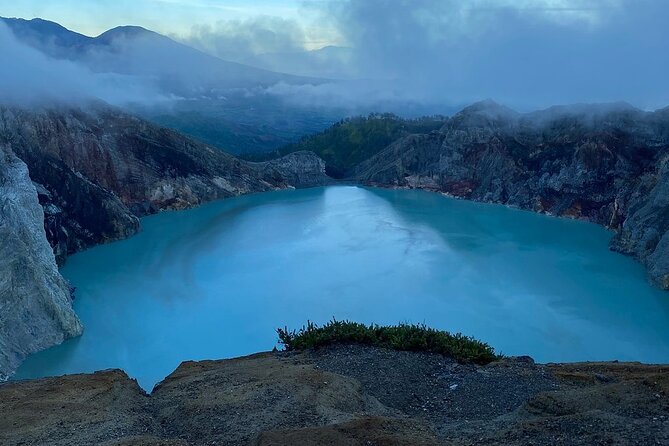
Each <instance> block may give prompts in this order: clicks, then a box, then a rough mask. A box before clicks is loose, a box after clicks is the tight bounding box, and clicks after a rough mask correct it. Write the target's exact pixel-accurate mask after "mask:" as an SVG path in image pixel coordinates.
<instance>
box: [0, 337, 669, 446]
mask: <svg viewBox="0 0 669 446" xmlns="http://www.w3.org/2000/svg"><path fill="white" fill-rule="evenodd" d="M668 372H669V369H668V368H667V367H666V366H648V365H642V364H625V363H587V364H551V365H541V364H534V362H533V361H532V360H531V359H530V358H527V357H525V358H505V359H504V360H501V361H497V362H493V363H491V364H488V365H486V366H477V365H472V364H459V363H457V362H455V361H453V360H452V359H449V358H447V357H444V356H441V355H437V354H426V353H418V352H399V351H393V350H384V349H379V348H374V347H365V346H359V345H332V346H328V347H323V348H321V349H318V350H315V351H305V352H302V353H285V352H276V353H261V354H257V355H253V356H249V357H244V358H238V359H232V360H225V361H200V362H185V363H183V364H181V365H180V366H179V367H178V368H177V370H176V371H174V372H173V373H172V374H171V375H170V376H168V377H167V378H166V379H165V380H164V381H163V382H162V383H160V384H159V385H158V386H156V388H155V389H153V391H152V392H151V394H150V395H147V394H146V393H144V391H143V390H142V389H140V388H139V386H138V385H137V383H136V382H135V381H134V380H131V379H130V378H128V376H127V375H126V374H125V373H123V372H121V371H118V370H108V371H103V372H97V373H95V374H90V375H70V376H64V377H59V378H47V379H40V380H31V381H25V382H10V383H7V384H4V385H0V413H2V414H3V416H2V417H0V443H2V444H3V445H8V446H12V445H19V444H22V445H23V444H49V445H54V446H58V445H67V446H77V445H90V444H103V445H137V446H139V445H144V446H148V445H181V446H189V445H190V446H196V445H212V444H225V445H250V444H254V445H275V446H276V445H286V446H288V445H323V444H329V445H352V446H353V445H355V446H357V445H360V446H363V445H372V444H374V445H377V444H378V445H391V444H393V445H394V444H398V445H400V444H401V445H425V446H427V445H430V446H432V445H440V444H443V445H474V444H476V445H499V444H504V445H518V446H520V445H528V444H533V445H556V444H569V445H584V446H585V445H593V444H621V445H623V444H644V445H646V444H648V445H650V444H667V442H668V441H669V400H668V399H667V394H668V392H669V379H668V376H669V373H668Z"/></svg>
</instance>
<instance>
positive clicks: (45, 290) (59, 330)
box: [0, 144, 82, 380]
mask: <svg viewBox="0 0 669 446" xmlns="http://www.w3.org/2000/svg"><path fill="white" fill-rule="evenodd" d="M43 222H44V214H43V211H42V208H41V207H40V205H39V202H38V200H37V190H36V188H35V185H34V184H33V183H32V182H31V180H30V177H29V176H28V168H27V167H26V165H25V163H23V162H22V161H21V160H20V159H18V158H17V157H16V156H15V155H14V153H12V151H11V150H10V149H9V148H8V147H7V146H6V145H3V144H0V259H2V262H0V380H4V379H7V378H8V376H9V375H10V374H11V373H12V372H13V371H14V369H15V368H16V367H17V366H18V365H19V364H20V362H21V361H22V360H23V359H24V358H25V357H26V356H27V355H29V354H31V353H34V352H37V351H39V350H42V349H44V348H46V347H49V346H51V345H54V344H58V343H60V342H62V341H63V340H65V339H67V338H70V337H73V336H78V335H80V334H81V333H82V326H81V323H80V322H79V319H78V318H77V316H76V315H75V314H74V311H73V310H72V300H71V295H70V287H69V285H68V283H67V282H66V281H65V279H63V277H62V276H61V275H60V273H59V272H58V268H57V266H56V261H55V258H54V254H53V251H52V250H51V247H50V246H49V244H48V242H47V239H46V234H45V231H44V224H43Z"/></svg>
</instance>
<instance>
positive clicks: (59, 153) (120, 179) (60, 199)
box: [0, 105, 327, 261]
mask: <svg viewBox="0 0 669 446" xmlns="http://www.w3.org/2000/svg"><path fill="white" fill-rule="evenodd" d="M0 141H2V142H4V143H5V144H7V145H8V146H9V147H11V148H12V149H13V150H14V152H15V153H16V154H17V155H18V156H19V157H20V158H21V159H22V160H23V161H25V163H26V164H27V165H28V168H29V171H30V176H31V178H32V180H33V181H34V182H36V183H37V184H38V191H39V197H40V202H41V204H42V205H43V206H44V210H45V213H46V221H45V226H46V229H47V236H48V239H49V242H50V243H51V245H52V246H53V247H54V252H55V253H56V255H57V256H58V260H59V261H62V260H64V258H65V256H66V255H67V254H71V253H73V252H76V251H79V250H81V249H83V248H86V247H88V246H92V245H95V244H98V243H103V242H107V241H111V240H117V239H122V238H126V237H128V236H130V235H132V234H134V233H136V232H137V231H138V230H139V221H138V218H137V217H141V216H143V215H146V214H150V213H154V212H157V211H159V210H163V209H184V208H188V207H192V206H196V205H198V204H200V203H202V202H205V201H209V200H214V199H218V198H226V197H231V196H235V195H240V194H244V193H249V192H261V191H267V190H273V189H280V188H286V187H305V186H314V185H319V184H324V182H325V181H326V180H327V177H326V176H325V173H324V165H323V162H322V161H321V160H320V159H319V158H317V157H315V156H314V155H313V154H309V153H305V152H303V153H296V154H292V155H291V156H289V157H286V158H283V159H279V160H275V161H272V162H268V163H247V162H244V161H241V160H239V159H237V158H235V157H233V156H231V155H228V154H226V153H224V152H222V151H220V150H217V149H213V148H211V147H209V146H206V145H204V144H201V143H199V142H197V141H194V140H192V139H189V138H187V137H185V136H183V135H180V134H178V133H176V132H174V131H170V130H167V129H164V128H161V127H157V126H154V125H151V124H149V123H147V122H145V121H143V120H141V119H138V118H135V117H133V116H130V115H128V114H125V113H122V112H120V111H118V110H116V109H113V108H110V107H106V106H103V105H95V106H90V107H88V108H85V109H82V108H62V107H61V108H50V109H43V110H38V111H27V110H21V109H7V108H0Z"/></svg>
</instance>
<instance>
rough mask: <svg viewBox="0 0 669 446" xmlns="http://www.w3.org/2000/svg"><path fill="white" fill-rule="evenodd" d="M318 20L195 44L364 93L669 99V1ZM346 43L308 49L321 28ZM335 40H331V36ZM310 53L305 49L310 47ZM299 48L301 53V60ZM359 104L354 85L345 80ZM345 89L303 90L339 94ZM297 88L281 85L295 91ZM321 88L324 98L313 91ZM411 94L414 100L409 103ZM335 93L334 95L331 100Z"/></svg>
mask: <svg viewBox="0 0 669 446" xmlns="http://www.w3.org/2000/svg"><path fill="white" fill-rule="evenodd" d="M305 5H306V6H305V7H306V8H308V9H309V11H310V14H311V17H312V21H311V22H309V23H306V22H304V21H301V22H295V21H291V20H284V19H271V18H267V17H264V18H258V19H254V20H248V21H228V22H221V23H219V25H217V26H216V27H204V28H200V29H198V30H197V31H196V32H194V33H193V35H192V36H191V39H190V42H192V43H195V44H196V45H198V46H199V47H200V48H204V49H206V50H208V51H210V52H213V53H215V54H217V55H219V56H221V57H223V58H232V59H233V60H238V61H241V62H245V63H249V64H252V65H256V66H262V67H264V68H270V69H275V70H279V71H284V72H290V73H297V74H309V75H312V76H322V77H326V78H344V79H351V78H352V77H354V76H355V77H357V78H360V79H366V80H376V81H383V82H381V83H376V84H375V83H374V82H367V83H366V85H368V86H369V87H370V88H371V89H372V90H373V91H366V93H368V94H362V92H361V90H360V88H361V87H360V85H362V84H360V83H359V84H356V87H355V89H353V91H354V92H355V94H353V96H354V97H353V99H354V100H355V101H357V102H360V101H364V100H366V99H370V100H378V99H379V97H380V95H382V92H381V91H380V88H381V87H382V88H384V89H386V90H387V91H388V99H391V100H393V101H401V100H407V101H417V102H421V103H449V104H456V103H458V104H462V103H467V102H471V101H474V100H478V99H483V98H487V97H492V98H495V99H497V100H499V101H502V102H505V103H507V104H509V105H512V106H514V107H517V108H520V109H527V108H535V107H542V106H548V105H551V104H554V103H570V102H603V101H616V100H626V101H629V102H632V103H634V104H635V105H638V106H641V107H645V108H655V107H660V106H664V105H666V104H667V103H669V80H667V79H668V78H667V77H666V75H665V73H666V72H667V71H668V69H669V52H667V51H666V49H665V46H666V42H669V27H667V26H666V18H667V17H669V2H666V1H664V0H635V1H632V0H467V1H465V0H336V1H335V0H333V1H325V2H306V3H305ZM319 29H321V30H323V33H324V35H325V36H327V38H329V39H330V40H336V41H337V42H339V43H340V44H341V45H343V46H346V47H347V53H346V57H341V54H338V53H337V52H330V53H327V52H323V54H318V57H319V59H318V63H314V62H313V60H314V58H313V57H312V56H313V54H308V53H305V52H304V51H303V49H304V43H303V42H304V41H305V40H310V39H311V40H317V39H316V38H315V37H314V34H313V33H314V32H315V31H314V30H319ZM321 40H323V41H327V40H328V39H321ZM300 51H301V53H300ZM296 54H298V55H299V56H296ZM340 87H341V88H343V90H341V93H340V97H341V98H342V100H348V98H349V97H350V96H352V95H351V94H350V93H351V91H349V90H346V89H347V88H351V83H344V84H340ZM336 88H337V86H336V84H328V85H324V86H317V87H305V88H302V89H300V91H299V93H300V94H302V95H312V97H311V98H304V97H303V99H304V100H306V101H315V100H317V99H318V98H329V99H330V98H334V97H336V96H337V94H336ZM287 90H295V88H293V87H291V88H286V86H281V85H279V86H277V87H276V88H274V89H273V91H275V92H277V94H278V92H281V94H284V95H286V96H287V95H288V92H287ZM314 95H315V96H314ZM402 98H403V99H402ZM329 99H328V100H329Z"/></svg>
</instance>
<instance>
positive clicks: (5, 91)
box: [0, 22, 165, 105]
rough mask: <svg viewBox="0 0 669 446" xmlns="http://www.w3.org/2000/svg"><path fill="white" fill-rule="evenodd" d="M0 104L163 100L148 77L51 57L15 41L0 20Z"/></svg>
mask: <svg viewBox="0 0 669 446" xmlns="http://www.w3.org/2000/svg"><path fill="white" fill-rule="evenodd" d="M0 59H1V60H2V61H3V63H2V64H0V86H1V88H0V103H4V104H12V105H36V104H39V103H43V102H67V103H70V102H79V101H86V100H91V99H100V100H103V101H105V102H108V103H110V104H115V105H123V104H128V103H156V102H159V101H162V100H164V99H165V98H164V96H163V95H161V94H160V93H159V92H158V91H157V89H156V88H155V87H154V85H153V83H152V81H151V80H148V79H142V78H139V77H134V76H124V75H121V74H117V73H94V72H92V71H91V70H89V69H88V68H87V67H85V66H83V65H81V64H78V63H75V62H72V61H69V60H64V59H53V58H51V57H49V56H47V55H45V54H44V53H43V52H40V51H38V50H37V49H35V48H32V47H30V46H28V45H26V44H23V43H21V42H19V41H18V40H17V39H16V38H15V37H14V34H13V33H12V31H11V30H10V29H9V28H8V27H7V26H6V25H5V24H3V23H1V22H0Z"/></svg>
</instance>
